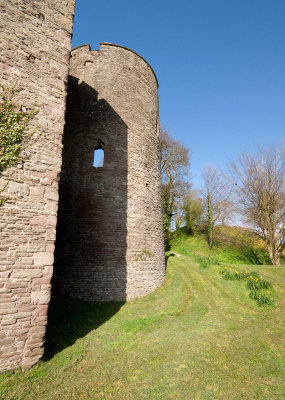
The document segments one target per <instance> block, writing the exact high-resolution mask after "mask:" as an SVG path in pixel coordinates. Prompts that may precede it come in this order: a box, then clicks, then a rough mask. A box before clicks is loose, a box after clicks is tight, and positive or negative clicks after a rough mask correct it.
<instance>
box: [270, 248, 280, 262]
mask: <svg viewBox="0 0 285 400" xmlns="http://www.w3.org/2000/svg"><path fill="white" fill-rule="evenodd" d="M268 253H269V258H270V261H271V263H272V265H280V255H281V254H280V253H279V251H278V250H276V249H275V248H273V247H272V246H268Z"/></svg>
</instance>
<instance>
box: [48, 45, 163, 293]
mask: <svg viewBox="0 0 285 400" xmlns="http://www.w3.org/2000/svg"><path fill="white" fill-rule="evenodd" d="M71 55H72V56H71V63H70V76H69V86H68V87H69V89H68V103H67V114H66V127H65V132H64V150H63V166H62V173H61V181H60V202H59V214H58V236H57V245H56V259H55V272H54V287H55V288H56V289H57V291H58V292H59V293H61V294H64V295H67V296H71V297H77V298H80V299H85V300H125V299H133V298H135V297H140V296H143V295H145V294H147V293H149V292H152V291H153V290H154V289H156V288H157V287H158V286H159V285H160V284H161V282H162V280H163V278H164V244H163V237H162V211H161V177H160V166H159V143H158V94H157V80H156V76H155V74H154V72H153V70H152V68H151V67H150V66H149V64H148V63H147V62H146V61H145V60H144V59H143V58H142V57H141V56H139V55H138V54H136V53H135V52H133V51H131V50H129V49H127V48H125V47H122V46H117V45H113V44H109V43H101V47H100V50H99V51H90V47H89V46H88V45H84V46H81V47H78V48H76V49H74V50H73V51H72V53H71ZM99 148H100V149H101V150H104V164H103V166H102V167H93V158H94V150H96V149H99ZM95 155H96V152H95Z"/></svg>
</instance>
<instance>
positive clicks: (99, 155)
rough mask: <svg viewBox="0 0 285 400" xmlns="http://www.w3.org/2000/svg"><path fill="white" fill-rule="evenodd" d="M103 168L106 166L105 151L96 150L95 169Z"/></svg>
mask: <svg viewBox="0 0 285 400" xmlns="http://www.w3.org/2000/svg"><path fill="white" fill-rule="evenodd" d="M103 166H104V150H103V149H96V150H94V160H93V167H95V168H102V167H103Z"/></svg>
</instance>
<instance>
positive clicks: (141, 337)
mask: <svg viewBox="0 0 285 400" xmlns="http://www.w3.org/2000/svg"><path fill="white" fill-rule="evenodd" d="M205 250H206V251H205ZM173 251H174V252H177V253H180V254H183V256H182V257H177V256H173V255H171V254H170V253H169V254H168V263H167V278H166V280H165V282H164V284H163V285H162V287H161V288H159V289H158V290H157V291H156V292H154V293H152V294H150V295H148V296H146V297H144V298H142V299H139V300H136V301H132V302H129V303H125V304H122V303H121V304H120V303H87V302H80V301H67V300H55V301H54V302H53V304H52V306H51V308H50V317H49V327H48V335H47V353H46V361H43V362H41V363H40V364H39V365H37V366H35V367H34V368H32V369H31V370H30V371H26V372H22V371H16V373H15V374H12V373H5V374H2V375H0V398H1V399H5V400H20V399H21V400H30V399H37V400H58V399H63V400H70V399H74V400H75V399H76V400H85V399H92V400H94V399H102V400H103V399H104V400H105V399H112V400H134V399H136V400H142V399H145V400H150V399H151V400H153V399H161V400H168V399H181V400H185V399H189V400H190V399H191V400H212V399H217V400H241V399H246V400H257V399H258V400H265V399H270V400H272V399H276V400H277V399H278V400H281V399H285V383H284V382H285V372H284V371H285V347H284V329H285V296H284V295H285V268H284V267H274V266H263V265H261V266H254V267H253V268H252V267H251V269H254V270H256V271H258V273H259V274H260V275H261V276H262V277H264V279H265V280H266V281H268V282H270V283H271V284H272V286H273V288H274V290H273V294H274V296H275V306H274V307H273V306H271V305H268V306H263V307H260V306H258V304H257V303H256V301H254V299H252V298H250V297H249V291H248V288H247V283H246V281H243V280H240V281H239V282H237V281H235V280H231V279H228V280H227V279H224V278H223V276H222V274H221V273H220V271H221V269H222V268H223V266H219V265H214V264H213V263H210V264H209V265H208V267H207V268H201V267H200V263H199V262H197V261H195V257H196V258H197V257H205V256H207V248H206V247H205V243H204V239H203V237H200V236H199V235H198V236H196V237H193V238H189V237H188V238H185V239H182V238H180V239H175V240H174V241H173ZM235 254H236V253H235ZM215 256H216V257H218V258H219V260H218V261H221V260H224V259H225V258H227V257H229V253H228V252H227V251H226V250H225V249H222V250H220V251H217V253H216V254H215ZM231 257H232V253H231ZM235 257H237V256H235ZM236 268H237V270H238V271H241V272H244V274H246V271H247V270H248V266H246V265H245V264H244V263H239V265H237V266H236Z"/></svg>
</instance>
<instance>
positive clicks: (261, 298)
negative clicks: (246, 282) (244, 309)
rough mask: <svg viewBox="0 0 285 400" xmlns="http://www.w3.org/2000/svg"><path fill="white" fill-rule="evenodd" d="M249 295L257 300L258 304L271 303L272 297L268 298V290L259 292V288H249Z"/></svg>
mask: <svg viewBox="0 0 285 400" xmlns="http://www.w3.org/2000/svg"><path fill="white" fill-rule="evenodd" d="M249 297H250V298H251V299H254V300H255V301H256V302H257V304H259V305H260V306H262V305H265V304H272V303H273V301H272V299H271V298H270V292H269V291H267V292H266V293H264V292H260V291H259V290H251V291H250V293H249Z"/></svg>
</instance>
